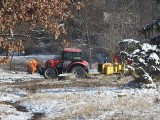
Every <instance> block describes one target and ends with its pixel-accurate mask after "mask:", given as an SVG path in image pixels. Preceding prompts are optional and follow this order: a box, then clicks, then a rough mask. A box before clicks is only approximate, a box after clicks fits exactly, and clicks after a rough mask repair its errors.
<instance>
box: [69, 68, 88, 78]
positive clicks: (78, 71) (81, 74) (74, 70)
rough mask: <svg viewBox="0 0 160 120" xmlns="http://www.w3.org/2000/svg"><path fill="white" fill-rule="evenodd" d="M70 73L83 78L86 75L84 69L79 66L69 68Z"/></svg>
mask: <svg viewBox="0 0 160 120" xmlns="http://www.w3.org/2000/svg"><path fill="white" fill-rule="evenodd" d="M71 73H73V74H75V76H76V77H77V78H84V77H86V71H85V70H84V68H83V67H81V66H76V67H73V68H72V70H71Z"/></svg>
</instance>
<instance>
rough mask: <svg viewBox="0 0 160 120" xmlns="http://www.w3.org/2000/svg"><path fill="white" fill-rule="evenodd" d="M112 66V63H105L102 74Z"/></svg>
mask: <svg viewBox="0 0 160 120" xmlns="http://www.w3.org/2000/svg"><path fill="white" fill-rule="evenodd" d="M110 66H112V63H104V64H102V73H105V71H106V70H107V68H108V67H110Z"/></svg>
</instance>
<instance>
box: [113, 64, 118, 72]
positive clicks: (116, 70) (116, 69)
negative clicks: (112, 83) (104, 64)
mask: <svg viewBox="0 0 160 120" xmlns="http://www.w3.org/2000/svg"><path fill="white" fill-rule="evenodd" d="M114 72H115V73H116V72H118V66H117V65H114Z"/></svg>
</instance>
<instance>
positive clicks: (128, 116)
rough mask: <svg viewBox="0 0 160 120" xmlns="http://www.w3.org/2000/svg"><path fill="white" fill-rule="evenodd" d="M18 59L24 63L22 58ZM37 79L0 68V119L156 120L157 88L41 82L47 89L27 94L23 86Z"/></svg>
mask: <svg viewBox="0 0 160 120" xmlns="http://www.w3.org/2000/svg"><path fill="white" fill-rule="evenodd" d="M29 59H30V58H29ZM16 60H19V58H16ZM20 60H22V61H23V62H24V61H26V59H25V60H24V57H23V58H21V59H20ZM39 79H43V76H40V75H39V74H36V73H35V74H32V75H31V74H27V73H26V72H24V71H23V72H21V71H18V72H15V71H11V72H9V71H5V70H2V69H0V96H1V97H0V120H35V119H36V120H54V119H56V120H65V119H68V120H111V119H115V120H159V119H160V87H159V86H158V85H157V87H156V88H155V89H138V88H135V89H133V88H122V87H110V86H105V85H104V86H103V87H95V86H91V87H78V85H77V87H65V86H64V87H62V88H52V85H53V84H54V82H55V81H52V80H50V81H47V80H41V83H40V84H42V85H43V84H45V83H48V86H49V87H46V88H39V89H35V90H34V92H31V91H29V90H27V87H26V84H25V83H24V84H23V82H30V84H32V83H36V82H38V81H37V80H39ZM57 82H59V81H57ZM61 82H62V83H63V82H65V81H61ZM36 85H37V84H34V85H33V86H31V87H36ZM30 89H32V88H30ZM33 89H34V88H33Z"/></svg>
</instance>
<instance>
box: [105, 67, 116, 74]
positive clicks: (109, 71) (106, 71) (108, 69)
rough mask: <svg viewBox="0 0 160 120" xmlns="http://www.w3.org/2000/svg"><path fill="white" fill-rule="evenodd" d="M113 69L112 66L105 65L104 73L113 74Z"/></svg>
mask: <svg viewBox="0 0 160 120" xmlns="http://www.w3.org/2000/svg"><path fill="white" fill-rule="evenodd" d="M113 71H114V68H113V67H107V68H106V69H105V74H107V75H111V74H113Z"/></svg>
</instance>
